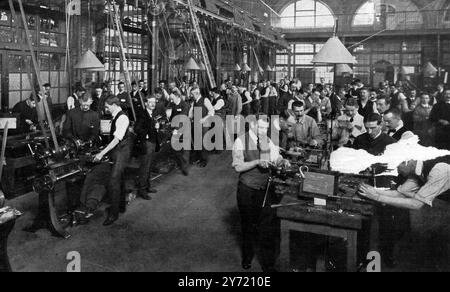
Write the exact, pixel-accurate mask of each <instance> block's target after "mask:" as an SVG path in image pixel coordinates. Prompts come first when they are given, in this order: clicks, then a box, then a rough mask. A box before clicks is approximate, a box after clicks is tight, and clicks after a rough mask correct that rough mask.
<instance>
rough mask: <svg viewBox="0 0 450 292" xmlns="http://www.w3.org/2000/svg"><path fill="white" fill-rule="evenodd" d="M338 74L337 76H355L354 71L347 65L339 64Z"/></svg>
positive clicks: (337, 66)
mask: <svg viewBox="0 0 450 292" xmlns="http://www.w3.org/2000/svg"><path fill="white" fill-rule="evenodd" d="M336 74H337V75H343V74H353V70H352V68H350V66H349V65H347V64H337V65H336Z"/></svg>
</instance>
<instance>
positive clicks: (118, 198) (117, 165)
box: [108, 142, 131, 216]
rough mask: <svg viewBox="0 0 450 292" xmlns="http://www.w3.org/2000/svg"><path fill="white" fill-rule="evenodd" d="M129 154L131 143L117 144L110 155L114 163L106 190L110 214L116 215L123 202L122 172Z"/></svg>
mask: <svg viewBox="0 0 450 292" xmlns="http://www.w3.org/2000/svg"><path fill="white" fill-rule="evenodd" d="M122 143H123V142H122ZM130 156H131V144H129V143H127V145H118V146H117V149H116V150H114V153H113V155H112V157H113V162H114V165H113V168H112V171H111V177H110V178H109V183H108V192H109V195H110V198H111V208H110V209H109V211H110V215H111V216H118V215H119V212H120V206H121V204H125V181H124V173H125V168H126V167H127V164H128V163H129V161H130Z"/></svg>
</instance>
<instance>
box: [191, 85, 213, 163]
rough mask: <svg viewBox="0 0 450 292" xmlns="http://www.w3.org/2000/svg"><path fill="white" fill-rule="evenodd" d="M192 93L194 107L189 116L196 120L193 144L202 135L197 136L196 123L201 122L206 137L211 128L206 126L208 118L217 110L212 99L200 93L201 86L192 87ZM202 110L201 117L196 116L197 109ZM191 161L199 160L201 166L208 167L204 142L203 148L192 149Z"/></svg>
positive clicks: (203, 134)
mask: <svg viewBox="0 0 450 292" xmlns="http://www.w3.org/2000/svg"><path fill="white" fill-rule="evenodd" d="M191 95H192V97H193V99H194V102H193V104H192V107H191V109H190V111H189V117H190V118H191V119H192V121H193V122H194V124H193V127H192V130H193V135H192V137H193V141H192V142H193V144H195V142H196V141H195V139H196V138H197V139H198V138H200V137H195V131H194V128H195V127H196V126H199V125H196V124H195V123H196V122H199V123H200V126H201V127H202V137H201V138H202V140H203V138H204V137H205V135H206V133H207V132H208V130H209V128H208V127H205V124H206V122H207V120H208V118H210V117H213V116H214V115H215V111H214V107H213V105H212V104H211V101H210V100H209V99H207V98H205V97H203V96H202V94H201V93H200V88H199V87H193V88H192V89H191ZM198 110H200V113H201V117H200V119H198V117H196V116H195V113H196V111H198ZM190 156H191V157H190V162H191V163H192V164H193V163H195V162H198V166H199V167H202V168H203V167H206V165H207V164H208V152H207V151H206V149H205V146H204V145H203V143H202V149H201V150H197V149H194V150H193V151H191V153H190Z"/></svg>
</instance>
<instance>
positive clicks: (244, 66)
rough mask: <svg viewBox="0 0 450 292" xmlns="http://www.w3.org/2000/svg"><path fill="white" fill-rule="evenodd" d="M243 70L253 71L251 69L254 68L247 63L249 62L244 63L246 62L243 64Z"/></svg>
mask: <svg viewBox="0 0 450 292" xmlns="http://www.w3.org/2000/svg"><path fill="white" fill-rule="evenodd" d="M242 71H243V72H251V71H252V68H250V67H249V66H248V65H247V63H244V64H243V65H242Z"/></svg>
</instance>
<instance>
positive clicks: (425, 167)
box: [360, 156, 450, 210]
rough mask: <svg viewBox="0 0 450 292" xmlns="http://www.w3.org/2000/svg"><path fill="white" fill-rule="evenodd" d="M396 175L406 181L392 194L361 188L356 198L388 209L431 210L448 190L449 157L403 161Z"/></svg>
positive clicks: (449, 188) (449, 186)
mask: <svg viewBox="0 0 450 292" xmlns="http://www.w3.org/2000/svg"><path fill="white" fill-rule="evenodd" d="M398 173H399V174H400V176H401V177H403V178H407V180H406V182H405V183H404V184H402V185H401V186H400V187H398V189H397V190H396V191H382V190H376V189H375V188H373V187H370V186H368V185H362V186H361V187H360V195H361V196H363V197H366V198H368V199H371V200H374V201H377V202H380V203H382V204H386V205H388V206H393V207H397V208H403V209H409V210H419V209H421V208H423V207H424V206H430V207H432V206H433V201H434V200H435V199H436V198H437V197H439V196H440V195H442V194H444V193H446V192H447V191H448V190H450V156H444V157H440V158H437V159H433V160H428V161H416V160H413V161H406V162H403V163H402V164H400V166H399V167H398Z"/></svg>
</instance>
